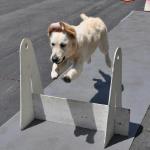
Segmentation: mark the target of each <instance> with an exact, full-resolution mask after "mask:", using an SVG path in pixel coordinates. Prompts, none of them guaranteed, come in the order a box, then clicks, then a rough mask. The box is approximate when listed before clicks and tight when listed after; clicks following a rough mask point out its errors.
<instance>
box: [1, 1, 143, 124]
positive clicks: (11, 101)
mask: <svg viewBox="0 0 150 150" xmlns="http://www.w3.org/2000/svg"><path fill="white" fill-rule="evenodd" d="M144 3H145V0H136V1H134V2H132V3H130V4H124V3H123V2H122V1H120V0H88V1H87V0H76V1H74V0H26V1H23V0H11V1H9V0H1V1H0V125H2V124H3V123H4V122H6V121H7V120H8V119H9V118H10V117H12V116H13V115H14V114H15V113H16V112H17V111H18V110H19V44H20V42H21V40H22V38H24V37H29V38H31V40H32V42H33V45H34V48H35V51H36V56H37V60H38V64H39V69H40V74H41V78H42V84H43V87H46V86H47V85H48V84H49V83H50V82H51V79H50V70H51V64H50V63H49V61H48V59H49V56H50V49H49V46H48V38H47V27H48V25H49V24H50V23H51V22H55V21H60V20H64V21H66V22H69V23H72V24H78V23H79V22H80V18H79V14H80V13H81V12H84V13H86V14H88V15H91V16H99V17H101V18H102V19H103V20H104V22H105V23H106V25H107V27H108V30H109V31H110V30H111V29H112V28H113V27H115V26H116V25H117V24H118V23H119V22H120V20H122V19H123V18H124V17H125V16H126V15H128V14H129V13H130V12H131V11H132V10H143V8H144Z"/></svg>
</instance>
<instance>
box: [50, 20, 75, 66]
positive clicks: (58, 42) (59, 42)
mask: <svg viewBox="0 0 150 150" xmlns="http://www.w3.org/2000/svg"><path fill="white" fill-rule="evenodd" d="M48 36H49V39H50V47H51V49H52V54H51V57H50V60H51V61H52V62H53V63H56V64H60V63H61V62H63V61H64V60H65V59H66V58H67V57H70V56H71V55H72V53H74V52H73V51H74V49H75V47H76V32H75V29H74V28H73V27H72V26H71V25H69V24H67V23H65V22H57V23H52V24H51V25H50V26H49V27H48Z"/></svg>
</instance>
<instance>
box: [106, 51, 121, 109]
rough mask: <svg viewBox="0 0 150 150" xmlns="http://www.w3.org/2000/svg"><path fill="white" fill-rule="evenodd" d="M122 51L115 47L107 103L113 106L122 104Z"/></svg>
mask: <svg viewBox="0 0 150 150" xmlns="http://www.w3.org/2000/svg"><path fill="white" fill-rule="evenodd" d="M121 84H122V52H121V48H117V49H116V51H115V55H114V61H113V68H112V78H111V85H110V94H109V104H108V105H110V106H113V107H121V106H122V96H121V92H122V85H121Z"/></svg>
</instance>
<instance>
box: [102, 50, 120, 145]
mask: <svg viewBox="0 0 150 150" xmlns="http://www.w3.org/2000/svg"><path fill="white" fill-rule="evenodd" d="M121 84H122V53H121V48H117V49H116V51H115V55H114V60H113V68H112V78H111V85H110V93H109V103H108V106H109V110H108V117H107V126H106V134H105V141H104V143H105V146H107V144H108V143H109V141H110V139H111V138H112V136H113V135H114V134H115V118H116V115H118V114H116V107H120V108H121V106H122V101H121V91H122V87H121ZM117 127H118V126H116V128H117ZM120 129H122V128H120ZM116 131H118V132H119V131H120V133H121V132H122V131H121V130H117V129H116Z"/></svg>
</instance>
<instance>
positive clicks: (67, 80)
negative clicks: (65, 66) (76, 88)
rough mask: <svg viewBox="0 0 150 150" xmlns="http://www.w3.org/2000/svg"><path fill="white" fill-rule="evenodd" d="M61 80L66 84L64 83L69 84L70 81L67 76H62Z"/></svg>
mask: <svg viewBox="0 0 150 150" xmlns="http://www.w3.org/2000/svg"><path fill="white" fill-rule="evenodd" d="M62 79H63V80H64V82H66V83H70V82H71V79H70V77H69V76H64V77H63V78H62Z"/></svg>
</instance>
